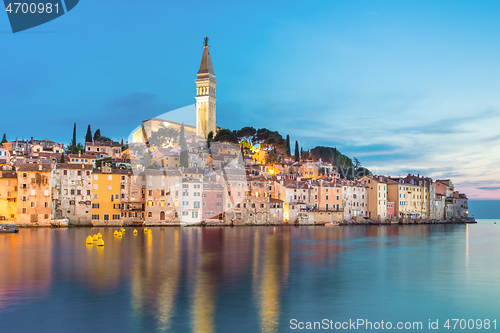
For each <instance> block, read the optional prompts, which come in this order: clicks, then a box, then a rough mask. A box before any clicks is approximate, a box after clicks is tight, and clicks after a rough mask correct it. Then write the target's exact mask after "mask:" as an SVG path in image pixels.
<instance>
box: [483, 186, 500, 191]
mask: <svg viewBox="0 0 500 333" xmlns="http://www.w3.org/2000/svg"><path fill="white" fill-rule="evenodd" d="M478 189H480V190H486V191H497V190H500V186H487V187H478Z"/></svg>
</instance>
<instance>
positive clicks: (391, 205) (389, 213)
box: [387, 201, 394, 220]
mask: <svg viewBox="0 0 500 333" xmlns="http://www.w3.org/2000/svg"><path fill="white" fill-rule="evenodd" d="M393 218H394V202H392V201H387V219H389V220H392V219H393Z"/></svg>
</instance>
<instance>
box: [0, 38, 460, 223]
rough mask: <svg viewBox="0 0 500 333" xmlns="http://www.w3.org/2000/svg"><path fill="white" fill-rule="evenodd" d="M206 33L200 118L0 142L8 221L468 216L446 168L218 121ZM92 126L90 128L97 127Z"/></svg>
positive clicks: (3, 210) (1, 191)
mask: <svg viewBox="0 0 500 333" xmlns="http://www.w3.org/2000/svg"><path fill="white" fill-rule="evenodd" d="M207 42H208V41H207V40H206V41H205V45H204V50H203V55H202V61H201V64H200V68H199V71H198V73H197V79H196V86H197V87H196V126H191V125H188V124H183V123H178V122H174V121H170V120H168V119H162V118H157V117H156V118H151V119H149V120H145V121H143V123H142V126H141V127H140V129H139V130H137V131H135V132H134V133H132V134H131V136H130V138H129V140H128V141H127V142H126V144H124V143H123V142H121V143H119V142H114V141H112V140H110V139H109V138H106V137H101V136H100V132H99V133H95V134H94V135H93V136H92V133H91V132H90V126H89V129H88V132H87V136H86V140H85V143H84V144H78V143H77V142H76V125H75V129H74V134H73V140H72V143H71V145H69V146H67V147H64V144H62V143H58V142H54V141H51V140H47V139H45V140H36V139H33V138H31V139H29V140H18V139H15V140H12V141H8V140H7V138H6V136H5V135H4V138H3V140H2V146H1V147H0V168H1V174H0V223H17V224H18V225H21V226H49V225H67V224H69V225H75V226H89V225H94V226H125V225H147V226H152V225H158V226H163V225H165V226H166V225H200V224H203V225H260V224H262V225H268V224H275V225H277V224H287V223H288V224H299V225H301V224H304V225H314V224H325V223H330V222H338V223H358V224H362V223H376V224H379V223H430V222H436V221H449V222H464V221H469V219H468V199H467V196H466V195H465V194H463V193H459V192H458V191H455V189H454V185H453V183H452V181H451V180H449V179H439V180H433V179H431V178H428V177H424V176H421V175H412V174H408V175H407V176H405V177H394V176H384V175H373V174H372V173H371V172H370V171H369V170H368V169H366V168H363V167H361V166H360V164H359V163H356V164H355V165H354V164H353V163H352V161H351V160H350V159H349V158H347V157H346V156H344V155H342V154H341V153H340V152H337V150H336V149H335V148H328V147H316V148H315V149H313V150H311V151H301V152H299V147H298V143H297V142H296V143H295V149H294V154H293V155H292V150H291V148H290V139H289V137H288V136H287V138H286V140H285V139H283V137H281V135H279V133H277V132H272V131H269V130H267V129H258V130H255V129H253V128H251V127H245V128H243V129H241V130H239V131H230V130H227V129H220V128H218V127H217V126H216V85H217V82H216V81H215V74H214V69H213V65H212V60H211V56H210V52H209V46H208V43H207ZM89 132H90V135H89Z"/></svg>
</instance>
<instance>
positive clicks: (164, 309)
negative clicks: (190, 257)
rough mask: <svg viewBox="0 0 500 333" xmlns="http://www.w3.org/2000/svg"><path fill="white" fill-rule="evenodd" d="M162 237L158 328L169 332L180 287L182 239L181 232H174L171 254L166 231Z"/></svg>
mask: <svg viewBox="0 0 500 333" xmlns="http://www.w3.org/2000/svg"><path fill="white" fill-rule="evenodd" d="M160 232H161V236H160V243H161V248H160V253H161V255H160V258H161V265H160V266H161V276H162V280H161V281H160V284H159V291H158V302H157V304H158V310H157V312H158V315H157V316H158V328H159V329H160V330H161V331H167V330H168V328H169V327H170V323H171V318H172V314H173V312H174V308H175V307H174V305H175V298H176V295H177V289H178V285H179V275H180V269H181V253H180V251H181V239H180V235H179V230H175V231H174V239H173V249H172V252H171V253H170V254H167V253H166V251H161V249H165V246H166V242H165V230H164V229H162V230H161V231H160Z"/></svg>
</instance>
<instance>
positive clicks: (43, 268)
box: [0, 229, 52, 311]
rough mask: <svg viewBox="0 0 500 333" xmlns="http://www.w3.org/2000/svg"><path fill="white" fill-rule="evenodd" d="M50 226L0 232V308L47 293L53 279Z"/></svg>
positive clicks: (41, 296) (0, 309) (40, 297)
mask: <svg viewBox="0 0 500 333" xmlns="http://www.w3.org/2000/svg"><path fill="white" fill-rule="evenodd" d="M51 251H52V233H51V230H50V229H39V230H37V229H26V230H23V231H22V232H20V233H18V234H0V311H2V310H9V309H10V308H11V307H12V306H14V305H18V304H23V303H26V302H30V301H33V300H37V299H43V298H44V297H47V294H48V291H49V288H50V284H51V280H52V273H51V267H52V257H51Z"/></svg>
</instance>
